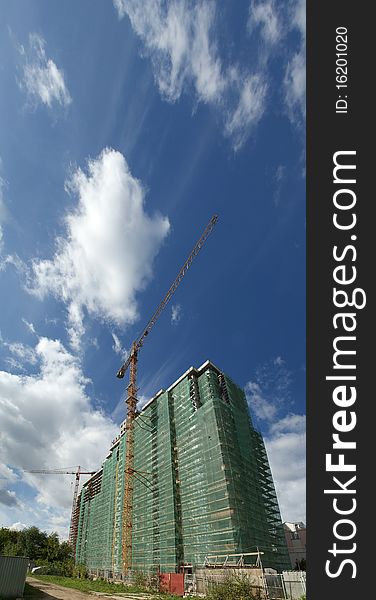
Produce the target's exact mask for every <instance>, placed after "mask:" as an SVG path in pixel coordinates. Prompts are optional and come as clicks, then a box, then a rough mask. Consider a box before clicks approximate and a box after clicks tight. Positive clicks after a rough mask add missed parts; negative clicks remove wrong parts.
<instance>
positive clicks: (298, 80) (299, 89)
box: [284, 0, 306, 126]
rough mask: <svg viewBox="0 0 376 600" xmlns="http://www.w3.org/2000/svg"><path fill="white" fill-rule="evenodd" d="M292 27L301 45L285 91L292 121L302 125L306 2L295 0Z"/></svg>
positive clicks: (289, 68)
mask: <svg viewBox="0 0 376 600" xmlns="http://www.w3.org/2000/svg"><path fill="white" fill-rule="evenodd" d="M290 22H291V29H292V30H295V31H297V33H298V35H299V36H300V41H299V47H298V49H297V51H296V52H295V53H294V55H293V56H292V57H291V58H290V60H289V62H288V64H287V67H286V72H285V78H284V92H285V105H286V109H287V113H288V115H289V118H290V120H291V122H292V123H294V124H295V125H298V126H301V125H302V123H303V121H304V120H305V114H306V105H305V102H306V4H305V0H295V1H294V2H293V3H292V5H291V12H290Z"/></svg>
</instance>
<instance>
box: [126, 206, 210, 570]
mask: <svg viewBox="0 0 376 600" xmlns="http://www.w3.org/2000/svg"><path fill="white" fill-rule="evenodd" d="M217 221H218V216H217V215H214V216H213V217H212V218H211V219H210V221H209V223H208V224H207V226H206V228H205V230H204V232H203V234H202V235H201V237H200V239H199V240H198V242H197V243H196V245H195V246H194V248H193V250H192V252H191V253H190V255H189V256H188V258H187V260H186V261H185V263H184V265H183V266H182V268H181V269H180V271H179V273H178V275H177V277H176V278H175V280H174V282H173V283H172V285H171V286H170V288H169V290H168V292H167V294H166V295H165V297H164V298H163V300H162V301H161V302H160V304H159V305H158V308H157V309H156V311H155V312H154V314H153V316H152V317H151V319H150V321H149V323H148V324H147V325H146V327H145V329H144V331H143V333H142V334H141V336H140V337H139V338H138V340H135V341H134V342H133V344H132V347H131V351H130V354H129V356H128V358H127V360H126V361H125V362H124V364H123V365H122V366H121V367H120V369H119V371H118V372H117V375H116V376H117V377H118V378H119V379H122V378H123V377H124V375H125V373H126V371H127V369H128V367H129V384H128V386H127V399H126V405H127V420H126V425H125V429H126V432H127V441H126V453H125V466H124V475H125V490H124V504H123V521H122V560H123V574H124V575H125V574H126V573H127V572H128V570H129V569H130V568H131V567H132V507H133V474H134V468H133V464H134V419H135V417H136V407H137V383H136V381H137V360H138V352H139V350H140V349H141V348H142V346H143V344H144V341H145V338H146V336H147V335H148V334H149V333H150V331H151V329H152V328H153V327H154V325H155V323H156V321H157V319H158V317H159V315H160V314H161V312H162V310H163V309H164V307H165V306H166V304H167V303H168V302H169V300H170V299H171V297H172V295H173V294H174V292H175V290H176V288H177V287H178V285H179V284H180V282H181V280H182V279H183V277H184V275H185V274H186V272H187V271H188V269H189V267H190V266H191V264H192V261H193V259H194V258H195V256H197V254H198V253H199V251H200V250H201V248H202V246H203V245H204V243H205V241H206V239H207V237H208V235H209V234H210V232H211V231H212V229H213V228H214V226H215V224H216V222H217Z"/></svg>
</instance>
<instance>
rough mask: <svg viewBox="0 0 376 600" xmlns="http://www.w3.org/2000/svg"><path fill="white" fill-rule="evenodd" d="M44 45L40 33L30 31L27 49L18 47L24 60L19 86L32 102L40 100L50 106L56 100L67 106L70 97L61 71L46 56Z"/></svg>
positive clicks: (70, 99)
mask: <svg viewBox="0 0 376 600" xmlns="http://www.w3.org/2000/svg"><path fill="white" fill-rule="evenodd" d="M45 46H46V42H45V40H44V39H43V38H42V37H41V36H40V35H38V34H36V33H31V34H30V35H29V49H28V51H26V50H25V48H24V47H23V46H21V47H20V54H21V55H22V56H23V58H24V59H25V60H26V64H25V66H24V67H23V77H22V80H21V82H20V86H21V88H23V89H25V90H26V92H27V94H28V97H29V99H30V100H31V101H32V102H33V103H34V104H38V103H40V102H41V103H42V104H45V105H46V106H48V107H49V108H51V106H52V104H53V103H54V102H57V103H58V104H60V105H61V106H68V105H69V104H70V103H71V102H72V98H71V96H70V94H69V91H68V89H67V86H66V84H65V80H64V75H63V72H62V71H61V70H59V69H58V67H57V66H56V64H55V63H54V61H53V60H52V59H51V58H48V57H47V56H46V51H45Z"/></svg>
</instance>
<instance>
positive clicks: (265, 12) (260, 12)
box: [248, 0, 282, 44]
mask: <svg viewBox="0 0 376 600" xmlns="http://www.w3.org/2000/svg"><path fill="white" fill-rule="evenodd" d="M257 27H259V28H260V30H261V36H262V38H263V40H264V41H265V42H267V43H268V44H276V43H277V42H279V40H280V38H281V34H282V31H281V30H282V24H281V22H280V17H279V14H278V9H277V7H276V5H275V2H274V1H273V0H267V1H266V2H251V6H250V9H249V18H248V29H249V31H250V32H252V31H253V30H254V29H256V28H257Z"/></svg>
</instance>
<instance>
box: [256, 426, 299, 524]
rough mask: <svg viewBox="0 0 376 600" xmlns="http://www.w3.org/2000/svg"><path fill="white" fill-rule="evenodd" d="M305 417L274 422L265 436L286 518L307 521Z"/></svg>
mask: <svg viewBox="0 0 376 600" xmlns="http://www.w3.org/2000/svg"><path fill="white" fill-rule="evenodd" d="M305 442H306V437H305V416H304V415H295V414H293V415H289V417H287V418H284V419H281V421H277V422H276V423H274V425H273V427H272V428H271V431H270V433H269V435H267V436H266V438H265V446H266V450H267V453H268V457H269V461H270V467H271V471H272V473H273V478H274V481H275V486H276V490H277V495H278V501H279V506H280V510H281V515H282V520H283V521H303V522H304V523H305V521H306V514H305V507H306V452H305Z"/></svg>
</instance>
